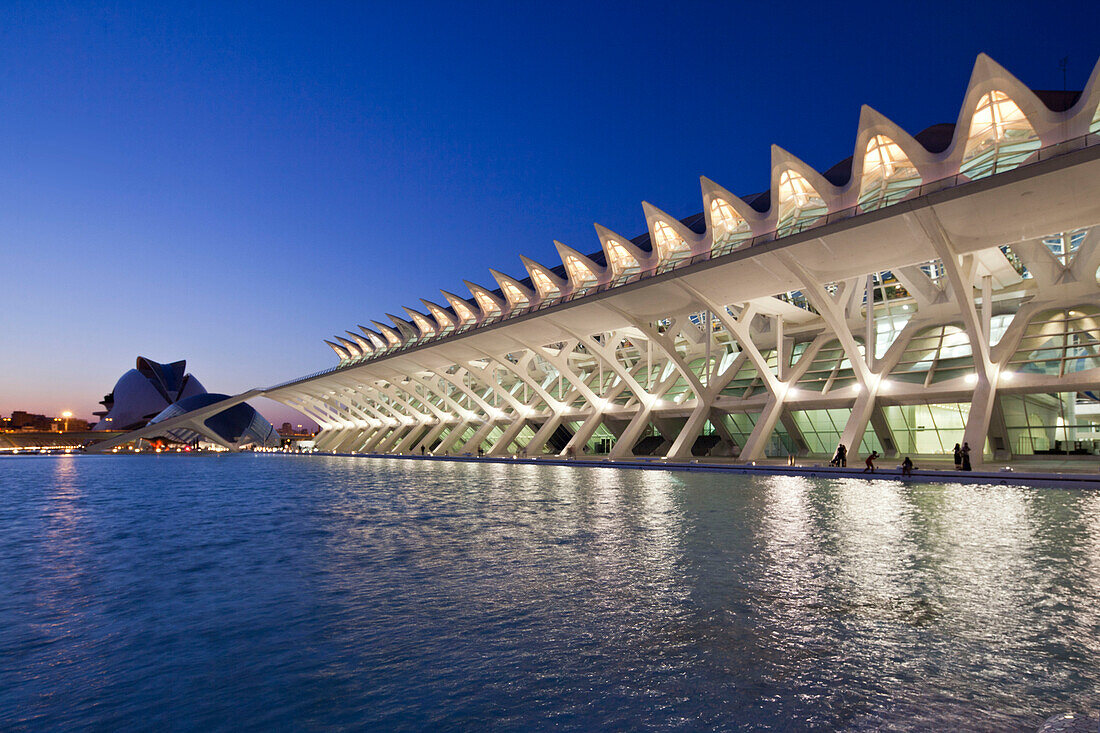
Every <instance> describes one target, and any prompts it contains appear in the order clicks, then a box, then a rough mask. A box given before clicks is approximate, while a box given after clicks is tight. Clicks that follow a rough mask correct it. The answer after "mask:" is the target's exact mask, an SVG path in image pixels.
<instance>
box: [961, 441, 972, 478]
mask: <svg viewBox="0 0 1100 733" xmlns="http://www.w3.org/2000/svg"><path fill="white" fill-rule="evenodd" d="M961 452H962V470H964V471H969V470H970V443H967V442H965V441H964V442H963V447H962V451H961Z"/></svg>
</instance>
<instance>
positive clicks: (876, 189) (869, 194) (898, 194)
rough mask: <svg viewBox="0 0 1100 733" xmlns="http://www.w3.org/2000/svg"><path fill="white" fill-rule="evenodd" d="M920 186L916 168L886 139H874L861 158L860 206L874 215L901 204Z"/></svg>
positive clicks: (881, 136)
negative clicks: (878, 211)
mask: <svg viewBox="0 0 1100 733" xmlns="http://www.w3.org/2000/svg"><path fill="white" fill-rule="evenodd" d="M920 184H921V176H920V174H919V173H917V168H916V166H914V165H913V164H912V162H910V160H909V157H908V156H907V155H906V154H905V153H903V152H902V150H901V148H900V147H899V146H898V144H897V143H895V142H894V141H893V140H891V139H890V138H888V137H886V136H885V135H875V136H874V137H872V138H871V140H870V141H869V142H868V143H867V152H866V154H865V155H864V156H863V176H862V179H861V181H860V186H859V206H860V208H862V209H863V210H864V211H874V210H875V209H878V208H881V207H883V206H889V205H890V204H892V203H895V202H897V201H900V200H901V199H903V198H905V196H906V195H908V193H909V192H910V191H912V190H913V189H914V188H917V187H918V186H920Z"/></svg>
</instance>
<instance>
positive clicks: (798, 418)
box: [791, 408, 884, 457]
mask: <svg viewBox="0 0 1100 733" xmlns="http://www.w3.org/2000/svg"><path fill="white" fill-rule="evenodd" d="M851 414H852V411H851V410H850V409H845V408H836V409H829V410H794V411H792V412H791V419H792V420H793V422H794V425H795V427H796V428H797V429H798V432H799V434H800V435H801V437H802V439H803V440H804V441H805V443H806V447H807V449H808V450H809V452H810V453H811V454H812V455H820V456H829V457H832V455H833V454H834V453H835V452H836V447H837V445H838V444H839V443H840V439H841V436H842V435H843V434H844V426H845V425H847V424H848V418H849V417H850V416H851ZM873 450H877V451H878V452H879V454H880V455H881V454H882V453H883V452H884V451H883V450H882V443H881V442H879V439H878V436H877V435H875V431H874V430H873V429H871V426H870V425H868V426H867V429H866V430H865V431H864V433H863V439H862V440H860V445H859V452H860V453H861V454H862V455H867V454H869V453H870V452H871V451H873Z"/></svg>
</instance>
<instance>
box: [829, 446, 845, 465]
mask: <svg viewBox="0 0 1100 733" xmlns="http://www.w3.org/2000/svg"><path fill="white" fill-rule="evenodd" d="M829 465H830V466H837V467H839V468H844V467H846V466H847V465H848V449H847V448H845V447H844V444H843V443H841V444H839V445H838V446H837V447H836V453H835V454H833V460H831V461H829Z"/></svg>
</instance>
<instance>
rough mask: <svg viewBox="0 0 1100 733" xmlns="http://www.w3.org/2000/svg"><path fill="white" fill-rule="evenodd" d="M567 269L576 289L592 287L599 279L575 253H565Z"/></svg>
mask: <svg viewBox="0 0 1100 733" xmlns="http://www.w3.org/2000/svg"><path fill="white" fill-rule="evenodd" d="M565 269H566V270H567V271H568V272H569V279H570V280H572V281H573V290H574V291H578V290H585V289H587V288H591V287H593V286H594V285H595V284H596V282H597V281H598V278H597V277H596V274H595V273H594V272H592V270H591V269H590V268H589V267H588V265H586V264H584V262H583V261H581V258H580V257H577V256H576V255H575V254H566V255H565Z"/></svg>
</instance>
